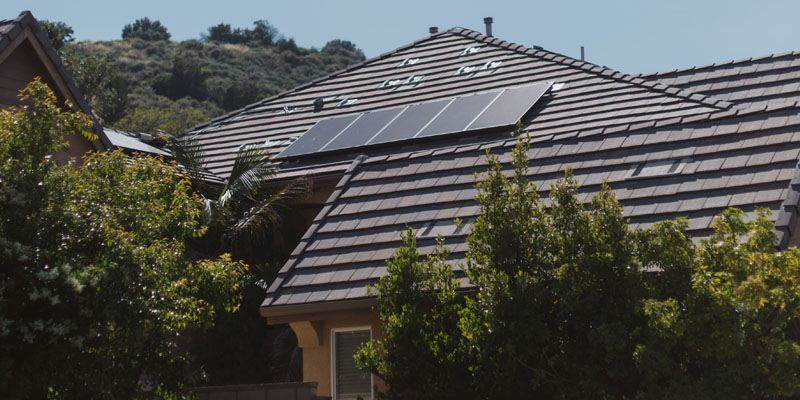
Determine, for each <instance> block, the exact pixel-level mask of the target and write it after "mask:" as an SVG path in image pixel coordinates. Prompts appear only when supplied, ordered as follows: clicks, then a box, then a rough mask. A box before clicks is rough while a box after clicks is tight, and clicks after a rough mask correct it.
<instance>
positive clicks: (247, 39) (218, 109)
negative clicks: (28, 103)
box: [43, 18, 364, 134]
mask: <svg viewBox="0 0 800 400" xmlns="http://www.w3.org/2000/svg"><path fill="white" fill-rule="evenodd" d="M45 27H46V29H45V30H46V32H48V35H49V36H50V37H51V41H60V42H59V43H61V44H60V46H63V49H62V51H61V54H62V58H63V59H65V64H66V65H67V69H68V70H69V71H70V72H71V73H72V74H73V75H74V76H76V83H77V85H78V87H79V88H80V89H81V90H82V91H83V92H84V93H86V94H87V97H90V99H89V102H90V104H91V105H92V106H93V107H94V108H95V110H96V112H97V113H98V115H99V116H100V118H101V119H102V120H103V122H104V123H105V124H106V125H107V126H111V127H114V128H117V129H121V130H131V131H136V130H142V129H141V128H142V125H145V126H147V127H149V126H153V125H154V124H153V123H152V121H170V122H167V123H165V124H158V123H156V124H155V126H156V128H155V129H156V130H160V131H163V132H165V133H167V134H175V133H178V132H180V131H183V130H185V129H187V128H190V127H191V126H193V125H194V124H195V123H198V122H202V121H207V120H210V119H211V118H213V117H216V116H218V115H220V114H222V113H223V112H225V111H231V110H235V109H238V108H241V107H243V106H245V105H248V104H251V103H253V102H256V101H258V100H260V99H263V98H266V97H269V96H271V95H274V94H277V93H279V92H282V91H285V90H288V89H290V88H292V87H295V86H297V85H300V84H302V83H305V82H308V81H310V80H313V79H315V78H318V77H320V76H323V75H325V74H328V73H331V72H334V71H337V70H339V69H342V68H344V67H345V66H347V65H350V64H355V63H357V62H360V61H362V60H364V53H362V52H361V50H359V49H358V48H356V46H355V45H354V44H353V43H351V42H348V41H342V40H332V41H330V42H329V43H328V44H326V45H325V46H324V47H323V48H322V49H321V50H319V49H315V48H310V49H306V48H302V47H298V46H297V44H296V43H295V42H294V40H293V39H291V38H285V37H283V36H282V35H281V34H280V32H279V31H278V30H277V28H275V27H274V26H272V25H270V24H269V22H267V21H264V20H259V21H256V22H254V24H253V27H252V28H247V29H241V28H231V26H230V25H228V24H219V25H217V26H213V27H211V28H209V30H208V34H206V35H203V38H202V40H185V41H182V42H172V41H169V40H166V39H167V38H168V36H169V33H168V32H167V30H166V28H165V27H164V26H163V25H161V24H160V23H159V22H158V21H150V20H149V19H147V18H143V19H140V20H137V21H136V22H135V23H133V24H132V25H127V26H126V28H125V32H127V33H125V32H124V33H123V36H124V40H121V41H119V40H118V41H93V42H78V43H74V42H71V33H72V29H71V28H70V27H69V26H67V25H65V24H63V23H61V22H57V23H50V24H49V25H46V26H45V24H43V28H45ZM50 32H52V34H51V33H50ZM59 38H62V39H59ZM81 71H87V72H88V71H97V75H96V76H95V77H94V78H88V76H87V75H86V74H83V75H84V76H87V78H85V79H81V78H78V76H81ZM98 88H99V89H102V90H98ZM174 103H178V104H177V107H176V106H175V105H174ZM143 110H146V111H143ZM176 110H179V112H180V113H182V114H186V115H193V116H194V115H198V116H202V117H200V118H184V117H175V116H173V115H172V114H174V113H175V112H176ZM142 112H146V113H147V114H150V118H148V119H149V120H150V121H151V123H148V124H139V123H138V116H137V115H136V114H141V113H142ZM154 114H160V115H158V116H154ZM198 120H199V121H198ZM176 121H184V122H185V124H176V123H175V122H176ZM195 121H196V122H195ZM176 129H177V130H176ZM148 132H150V133H157V132H154V131H148Z"/></svg>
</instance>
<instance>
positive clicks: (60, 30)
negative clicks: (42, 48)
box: [39, 19, 75, 51]
mask: <svg viewBox="0 0 800 400" xmlns="http://www.w3.org/2000/svg"><path fill="white" fill-rule="evenodd" d="M39 25H40V26H41V27H42V31H44V34H45V35H47V39H49V40H50V44H51V45H53V48H54V49H55V50H56V51H59V50H61V49H62V48H63V47H64V45H65V44H67V43H71V42H72V41H74V40H75V39H74V38H73V37H72V35H73V34H75V31H74V30H72V27H71V26H69V25H67V24H65V23H64V22H61V21H52V22H51V21H48V20H46V19H40V20H39Z"/></svg>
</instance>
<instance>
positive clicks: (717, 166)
mask: <svg viewBox="0 0 800 400" xmlns="http://www.w3.org/2000/svg"><path fill="white" fill-rule="evenodd" d="M798 111H800V108H798V107H797V105H791V106H785V107H781V108H776V109H773V110H762V111H759V112H749V111H745V112H735V113H730V112H717V113H713V114H711V115H710V116H709V118H707V119H705V120H702V121H698V122H691V123H684V124H680V125H672V126H664V127H658V126H650V127H646V128H642V129H638V130H630V131H621V132H615V133H611V134H605V135H597V136H594V137H590V138H580V137H568V138H564V139H551V140H547V141H542V142H539V143H534V144H533V145H532V146H531V149H530V151H529V157H530V160H531V161H530V171H529V173H530V177H531V179H532V180H533V181H534V182H535V183H536V184H537V187H538V190H539V191H540V193H541V194H542V195H543V197H546V196H547V194H548V192H549V187H550V183H552V182H554V181H555V180H557V179H559V178H560V177H562V176H563V174H564V171H565V170H566V169H567V168H572V169H573V170H574V173H575V178H576V179H577V180H578V182H579V183H580V184H581V189H580V198H581V199H582V200H583V201H588V200H589V199H590V197H591V195H592V194H594V193H597V191H598V190H599V189H600V185H601V184H602V182H604V181H605V182H607V183H608V184H609V185H610V186H611V188H612V189H613V190H614V191H615V193H616V196H617V198H618V199H619V200H620V202H621V203H622V205H623V206H624V214H625V216H626V217H628V218H630V226H631V228H633V229H636V228H646V227H649V226H651V225H653V224H654V223H656V222H658V221H661V220H664V219H668V218H675V217H685V218H686V219H687V220H688V222H689V225H690V228H689V229H690V233H691V234H692V236H693V238H694V239H695V240H698V239H700V238H704V237H707V236H708V235H709V234H710V233H711V228H710V227H711V221H712V219H713V217H714V216H715V215H717V214H719V213H720V212H721V211H722V210H724V209H725V208H727V207H739V208H741V209H743V210H744V211H745V212H746V213H747V214H748V215H749V216H752V215H753V212H754V209H755V208H756V207H761V208H769V209H770V210H772V218H773V220H774V221H775V222H776V229H777V231H778V234H779V236H780V238H781V239H780V240H781V246H782V247H785V246H786V244H787V242H788V240H789V237H790V236H791V235H792V234H793V233H794V229H795V226H796V222H797V214H798V199H800V171H798V168H797V164H798V155H799V154H800V114H798ZM514 143H515V139H507V140H502V141H494V142H487V143H484V144H482V145H478V146H475V145H460V146H450V147H447V148H439V149H438V150H439V151H438V152H431V151H430V150H427V151H426V150H419V151H414V152H409V153H402V154H396V155H394V156H391V157H387V156H373V157H366V156H362V157H360V158H358V159H356V160H355V161H354V162H353V163H352V164H351V165H350V166H349V169H348V171H347V173H346V174H345V175H344V177H343V178H342V180H341V181H340V182H339V184H338V185H337V187H336V189H335V191H334V194H333V195H332V196H331V197H330V199H329V200H328V202H327V204H326V205H325V207H324V208H323V209H322V211H321V212H320V213H319V214H318V215H317V218H316V219H315V221H314V223H313V224H312V226H311V228H310V229H309V230H308V232H307V233H306V235H305V236H304V237H303V239H302V241H301V243H300V245H299V246H298V247H297V248H296V249H295V251H294V253H293V254H292V256H291V257H290V259H289V261H288V262H287V263H286V264H285V265H284V267H283V269H282V270H281V271H280V273H279V275H278V278H277V279H276V280H275V282H274V283H273V285H272V286H271V287H270V288H269V290H268V292H267V298H266V300H265V301H264V303H263V305H262V307H274V306H282V305H297V304H307V303H314V302H325V301H333V300H355V299H362V298H366V297H368V295H367V293H366V291H365V290H364V288H365V287H366V286H367V285H368V284H371V283H374V282H375V280H376V279H377V278H378V277H380V276H381V275H383V274H385V272H386V263H385V259H387V258H389V257H390V256H391V254H392V252H393V251H394V249H396V248H397V247H399V245H400V232H401V231H402V230H404V229H405V227H407V226H410V227H413V228H415V230H417V232H418V239H417V243H418V246H419V248H420V251H421V253H423V254H425V253H427V252H430V251H431V250H432V249H433V246H434V238H435V236H436V234H437V233H442V234H443V235H444V237H445V243H446V244H447V245H448V247H450V249H451V250H452V251H453V254H452V257H451V259H452V260H454V261H458V260H462V259H464V257H465V252H466V250H467V247H466V242H465V237H466V235H467V233H468V228H466V229H463V230H461V231H459V230H458V229H457V228H456V226H455V225H454V223H453V219H454V218H461V219H462V220H465V221H472V220H474V218H475V217H476V216H477V215H478V212H479V207H478V205H477V203H476V202H475V200H474V196H475V194H476V193H477V191H476V189H475V187H474V183H475V182H474V174H475V173H476V172H477V173H481V172H484V171H485V170H486V167H487V164H486V156H485V149H486V148H490V147H493V149H492V152H493V153H494V154H500V155H501V159H502V158H503V157H507V156H508V153H509V152H510V149H511V148H512V147H513V145H514ZM663 165H668V166H673V165H675V166H676V168H672V169H670V168H661V169H659V168H660V167H659V166H663ZM648 169H649V170H650V172H647V173H644V171H646V170H648ZM670 170H673V172H672V173H670V172H669V171H670ZM637 171H638V172H639V175H638V176H635V174H636V173H637Z"/></svg>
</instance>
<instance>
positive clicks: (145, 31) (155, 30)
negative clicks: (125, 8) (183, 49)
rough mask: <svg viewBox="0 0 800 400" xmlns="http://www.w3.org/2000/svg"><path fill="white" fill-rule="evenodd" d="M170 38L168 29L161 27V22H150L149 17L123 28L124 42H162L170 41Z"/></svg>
mask: <svg viewBox="0 0 800 400" xmlns="http://www.w3.org/2000/svg"><path fill="white" fill-rule="evenodd" d="M170 36H171V35H170V34H169V32H167V27H165V26H164V25H161V22H160V21H158V20H155V21H150V18H147V17H144V18H140V19H137V20H136V21H134V23H133V24H127V25H125V27H123V28H122V39H123V40H127V39H142V40H145V41H160V40H169V38H170Z"/></svg>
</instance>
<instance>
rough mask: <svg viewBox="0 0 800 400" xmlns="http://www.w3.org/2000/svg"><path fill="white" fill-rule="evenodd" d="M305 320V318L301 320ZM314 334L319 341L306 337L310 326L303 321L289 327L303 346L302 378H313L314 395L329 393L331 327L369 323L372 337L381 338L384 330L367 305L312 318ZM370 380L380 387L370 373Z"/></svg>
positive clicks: (307, 379) (309, 380) (360, 325)
mask: <svg viewBox="0 0 800 400" xmlns="http://www.w3.org/2000/svg"><path fill="white" fill-rule="evenodd" d="M304 322H308V321H304ZM315 324H316V327H317V329H316V331H317V332H318V335H316V338H318V340H319V344H318V345H317V343H314V340H313V339H310V336H309V335H310V330H311V326H310V325H309V324H307V323H292V324H291V326H292V329H293V330H294V331H295V334H296V335H297V336H298V342H300V347H302V348H303V381H304V382H317V395H318V396H331V395H332V394H331V382H332V379H331V340H332V335H331V331H332V330H333V329H342V328H360V327H366V326H368V327H370V329H371V331H372V339H376V338H382V337H383V336H384V332H383V330H382V329H381V325H380V319H379V318H378V314H377V313H376V312H374V311H372V310H369V309H360V310H353V311H350V312H347V311H341V312H337V313H331V315H330V316H329V317H326V319H324V320H318V321H315ZM373 384H377V385H378V386H379V387H382V386H383V385H382V382H380V380H379V379H378V378H376V377H373Z"/></svg>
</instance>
